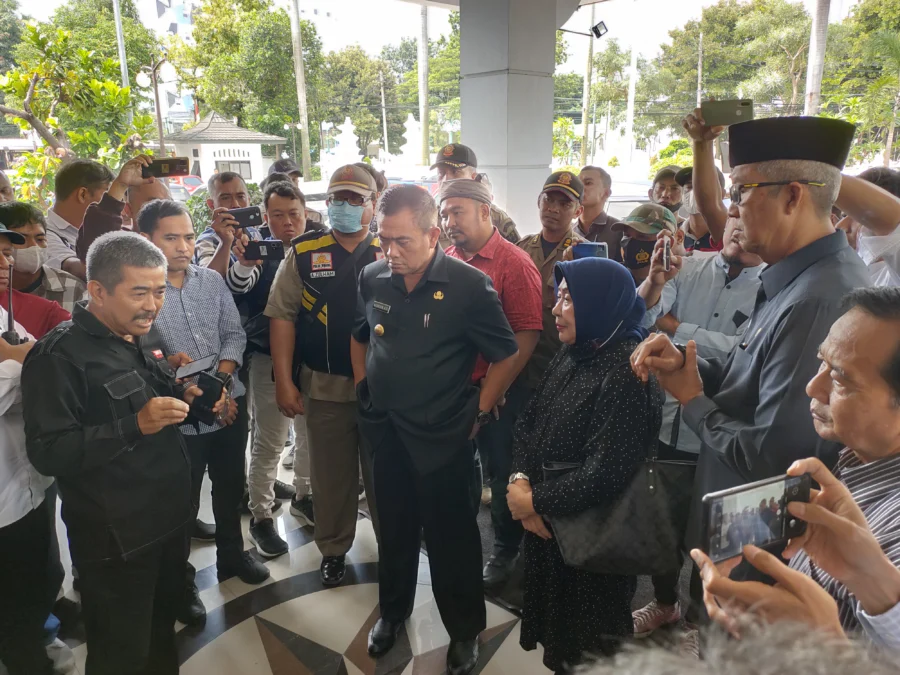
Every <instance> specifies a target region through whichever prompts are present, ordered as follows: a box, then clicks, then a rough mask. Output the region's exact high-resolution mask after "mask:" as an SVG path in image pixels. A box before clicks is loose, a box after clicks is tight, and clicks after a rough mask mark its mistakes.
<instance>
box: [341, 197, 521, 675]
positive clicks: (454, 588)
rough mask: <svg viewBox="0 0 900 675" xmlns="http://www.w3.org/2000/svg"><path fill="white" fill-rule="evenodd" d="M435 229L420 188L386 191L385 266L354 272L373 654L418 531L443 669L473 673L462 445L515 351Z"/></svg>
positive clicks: (470, 516) (390, 638)
mask: <svg viewBox="0 0 900 675" xmlns="http://www.w3.org/2000/svg"><path fill="white" fill-rule="evenodd" d="M436 222H437V205H436V204H435V203H434V200H433V199H432V198H431V195H429V194H428V193H427V192H425V191H424V190H422V189H420V188H419V187H417V186H415V185H395V186H393V187H390V188H388V189H387V190H385V192H384V193H383V194H382V195H381V199H380V200H379V201H378V237H379V239H380V240H381V248H382V250H383V251H384V254H385V260H380V261H378V262H376V263H373V264H371V265H369V266H368V267H366V268H365V269H364V270H363V271H362V274H361V275H360V279H359V300H358V309H357V314H356V320H355V323H354V326H353V338H352V341H351V346H350V349H351V356H352V358H353V372H354V378H355V379H356V382H357V398H358V401H359V428H360V433H361V434H362V435H363V436H365V437H366V439H367V441H368V443H369V444H370V446H371V448H372V451H373V454H374V467H373V471H374V484H375V491H376V492H375V498H376V500H377V502H378V512H379V518H380V524H381V531H380V539H379V544H378V556H379V562H378V583H379V605H380V609H381V618H380V619H379V620H378V622H377V623H376V624H375V626H374V628H373V629H372V631H371V633H370V634H369V653H370V654H372V655H374V656H379V655H381V654H384V653H385V652H387V651H388V650H389V649H390V648H391V647H392V646H393V644H394V641H395V638H396V635H397V633H398V631H399V630H400V629H401V628H402V627H403V622H404V621H405V620H406V619H407V618H408V617H409V615H410V613H411V612H412V609H413V602H414V600H415V595H416V576H417V571H418V565H419V549H420V544H421V533H422V532H423V530H424V535H425V543H426V545H427V547H428V561H429V565H430V567H431V578H432V582H433V583H432V588H433V589H434V597H435V600H436V601H437V605H438V609H439V610H440V613H441V618H442V619H443V622H444V626H445V628H446V629H447V632H448V633H449V635H450V646H449V649H448V652H447V669H448V672H449V673H450V675H464V674H466V673H470V672H471V671H472V670H473V669H474V668H475V666H476V664H477V661H478V640H477V638H478V634H479V633H480V632H481V631H483V630H484V628H485V622H486V615H485V605H484V591H483V586H482V580H481V566H482V560H481V538H480V536H479V533H478V525H477V523H476V521H475V515H476V514H475V508H474V505H473V504H472V499H471V496H470V484H471V481H472V476H473V473H474V468H475V465H474V457H473V454H472V446H471V443H470V442H469V440H470V439H471V438H473V437H474V436H475V434H477V433H478V431H479V429H480V428H481V426H483V425H484V424H488V423H490V420H492V419H493V415H492V414H491V410H493V408H494V406H495V405H496V404H497V401H498V400H500V398H501V396H502V394H503V392H504V391H506V389H507V388H508V387H509V385H510V384H511V383H512V380H513V378H514V376H515V374H516V361H515V358H514V357H515V356H516V355H517V354H518V345H517V343H516V339H515V336H514V335H513V331H512V329H511V328H510V326H509V323H508V322H507V320H506V316H505V315H504V314H503V307H502V306H501V304H500V299H499V297H498V296H497V292H496V291H495V290H494V287H493V285H492V284H491V281H490V279H489V278H488V277H487V276H486V275H485V274H484V273H482V272H481V271H480V270H477V269H475V268H474V267H472V266H471V265H467V264H466V263H464V262H463V261H461V260H456V259H454V258H450V257H448V256H445V255H444V252H443V251H442V250H441V248H440V247H439V246H438V236H439V235H440V230H439V228H438V227H437V226H436ZM479 354H481V355H482V356H483V357H484V358H485V360H486V361H487V362H488V363H490V364H492V365H491V366H490V368H489V369H488V372H487V375H486V376H485V378H484V380H483V381H482V384H481V388H480V390H479V388H478V387H475V386H473V385H472V381H471V380H472V373H473V371H474V368H475V361H476V358H477V356H478V355H479Z"/></svg>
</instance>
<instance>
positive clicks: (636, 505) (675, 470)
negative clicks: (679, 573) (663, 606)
mask: <svg viewBox="0 0 900 675" xmlns="http://www.w3.org/2000/svg"><path fill="white" fill-rule="evenodd" d="M623 366H624V367H630V364H629V363H628V362H625V363H621V364H619V365H618V366H616V367H615V368H613V369H612V370H611V371H610V373H609V374H608V375H607V376H606V378H604V380H603V384H602V385H601V390H602V389H605V388H606V385H607V383H608V381H609V378H610V375H612V374H613V373H614V372H616V371H617V370H618V369H619V368H621V367H623ZM648 408H649V412H650V418H651V420H652V421H653V427H654V428H655V427H656V425H657V423H658V422H659V421H660V420H661V417H662V413H661V411H660V409H659V407H658V406H656V405H653V403H652V402H649V401H648ZM657 441H658V439H657V438H656V437H654V438H652V439H650V441H649V442H648V444H647V454H646V457H645V458H644V459H643V460H642V461H641V463H640V465H639V466H638V468H637V470H636V471H635V473H634V476H633V477H632V479H631V481H630V483H629V484H628V487H626V488H625V490H624V492H623V493H622V494H621V495H620V496H619V497H618V498H616V499H615V500H614V501H613V502H612V503H605V504H602V505H599V506H595V507H592V508H590V509H587V510H586V511H582V512H580V513H572V514H568V515H565V516H550V517H549V518H548V520H549V522H550V526H551V528H552V529H553V537H554V539H555V540H556V543H557V545H558V546H559V549H560V552H561V553H562V557H563V560H564V561H565V563H566V565H569V566H570V567H576V568H579V569H583V570H586V571H589V572H594V573H597V574H617V575H624V576H635V575H659V574H665V573H668V572H672V571H673V570H677V569H681V564H682V558H681V548H682V539H683V536H684V531H685V525H686V523H687V517H688V511H689V509H690V504H691V495H692V488H693V484H694V473H695V471H696V468H697V464H696V462H687V461H670V460H659V459H658V458H657ZM608 452H615V448H610V449H609V450H608ZM580 468H582V465H581V464H574V463H568V462H547V463H545V464H544V467H543V469H544V480H555V479H557V478H559V477H560V476H563V475H565V474H567V473H570V472H571V471H576V470H578V469H580Z"/></svg>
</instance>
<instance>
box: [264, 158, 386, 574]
mask: <svg viewBox="0 0 900 675" xmlns="http://www.w3.org/2000/svg"><path fill="white" fill-rule="evenodd" d="M374 195H375V181H374V180H373V179H372V177H371V176H370V175H369V174H368V172H366V171H365V170H364V169H361V168H360V167H358V166H353V165H347V166H343V167H341V168H339V169H338V170H337V171H335V172H334V175H333V176H332V177H331V181H330V182H329V184H328V200H327V205H328V216H329V220H330V221H331V226H332V229H330V230H325V231H312V232H307V233H305V234H302V235H300V236H299V237H297V238H296V239H294V240H293V241H292V242H291V249H290V251H289V252H288V255H287V257H286V258H285V260H284V262H283V263H282V264H281V267H279V269H278V273H277V274H276V275H275V280H274V282H273V283H272V291H271V292H270V294H269V303H268V305H267V306H266V311H265V315H266V316H267V317H269V319H270V344H271V351H272V367H273V373H274V375H275V401H276V403H277V404H278V408H279V409H280V410H281V412H282V414H283V415H285V416H286V417H289V418H294V417H295V416H296V415H305V416H306V432H307V438H308V440H309V453H310V481H311V486H312V493H313V496H314V499H315V530H316V545H317V546H318V547H319V551H320V552H321V553H322V556H323V558H322V565H321V568H320V572H321V577H322V583H323V584H324V585H326V586H336V585H337V584H340V583H341V581H343V579H344V573H345V569H346V568H345V562H344V556H345V554H346V553H347V551H349V550H350V547H351V546H352V545H353V539H354V537H355V535H356V521H357V508H358V506H357V502H358V494H359V493H358V489H359V463H360V459H361V460H362V465H363V479H364V481H366V482H367V481H368V477H369V475H370V471H369V461H368V454H367V453H365V452H360V451H359V435H358V433H357V428H356V394H355V392H354V387H353V379H352V376H353V369H352V367H351V364H350V328H351V326H352V324H353V317H354V314H355V312H356V280H357V277H358V276H359V270H361V269H362V268H363V267H364V266H366V265H368V264H369V263H371V262H373V261H374V260H375V259H376V257H377V256H379V255H381V252H380V250H379V248H378V240H377V239H375V237H374V235H372V234H371V233H369V227H368V226H369V222H370V221H371V220H372V214H373V213H374V210H375V204H374ZM298 317H299V318H298ZM295 321H296V324H295ZM301 392H302V393H301ZM367 487H370V486H368V485H367ZM367 492H371V491H370V490H367ZM369 506H370V507H373V510H372V514H373V522H374V520H375V511H374V500H373V499H370V500H369ZM307 511H308V505H305V506H304V504H301V503H299V501H298V500H292V501H291V513H293V514H294V515H297V516H301V517H303V518H306V519H307V520H312V518H310V514H309V513H308V512H307Z"/></svg>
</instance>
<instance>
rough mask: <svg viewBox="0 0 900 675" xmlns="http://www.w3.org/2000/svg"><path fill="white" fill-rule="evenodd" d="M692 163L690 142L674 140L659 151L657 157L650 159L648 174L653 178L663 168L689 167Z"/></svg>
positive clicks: (683, 139)
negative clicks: (673, 166) (671, 166)
mask: <svg viewBox="0 0 900 675" xmlns="http://www.w3.org/2000/svg"><path fill="white" fill-rule="evenodd" d="M693 163H694V149H693V146H692V145H691V142H690V141H689V140H687V139H685V138H675V139H672V140H671V141H669V144H668V145H667V146H666V147H664V148H663V149H662V150H660V151H659V154H658V155H655V156H653V157H651V158H650V174H649V175H648V178H653V176H655V175H656V172H657V171H659V170H660V169H662V168H663V167H665V166H670V165H672V164H674V165H675V166H691V165H692V164H693Z"/></svg>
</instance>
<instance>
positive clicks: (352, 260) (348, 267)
mask: <svg viewBox="0 0 900 675" xmlns="http://www.w3.org/2000/svg"><path fill="white" fill-rule="evenodd" d="M373 239H375V235H374V234H372V233H371V232H370V233H369V235H368V236H367V237H366V238H365V239H363V240H362V241H361V242H359V244H357V246H356V248H355V249H353V253H351V254H350V257H349V258H348V259H347V261H346V262H345V263H344V264H343V265H341V269H339V270H338V271H337V274H335V276H334V281H332V282H331V285H330V286H329V287H328V290H329V291H331V292H330V293H329V292H327V291H326V292H325V293H322V295H320V296H319V299H318V300H316V304H314V305H313V306H312V309H311V310H309V312H308V313H307V315H306V316H305V317H304V318H305V320H306V321H307V322H310V323H311V322H313V321H315V319H316V317H317V316H319V312H321V311H322V309H323V308H324V307H325V305H327V304H328V301H329V300H330V299H331V296H332V295H334V294H336V293H337V289H338V287H339V286H340V285H341V284H342V283H343V282H344V280H345V279H346V278H347V277H348V276H349V275H350V274H351V273H352V272H353V271H354V270H356V263H358V262H359V259H360V258H362V257H363V254H364V253H365V252H366V250H367V249H368V248H369V246H371V244H372V240H373Z"/></svg>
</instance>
